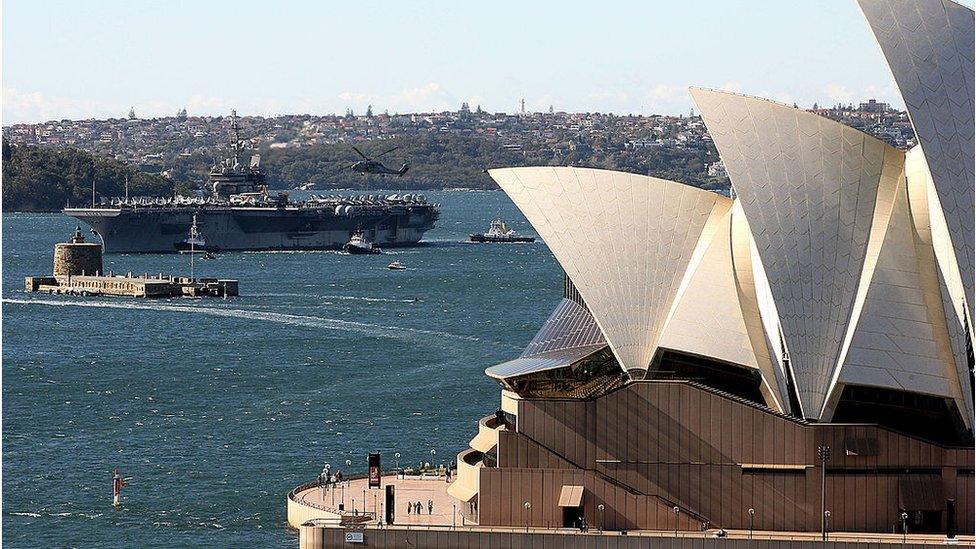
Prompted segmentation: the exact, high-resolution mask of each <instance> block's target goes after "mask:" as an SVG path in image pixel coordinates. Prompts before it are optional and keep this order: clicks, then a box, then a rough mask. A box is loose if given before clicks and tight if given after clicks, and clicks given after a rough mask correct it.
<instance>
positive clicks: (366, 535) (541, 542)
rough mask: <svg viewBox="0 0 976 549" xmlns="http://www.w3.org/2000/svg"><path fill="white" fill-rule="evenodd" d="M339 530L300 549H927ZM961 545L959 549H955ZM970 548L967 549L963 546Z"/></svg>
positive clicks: (303, 534) (312, 533)
mask: <svg viewBox="0 0 976 549" xmlns="http://www.w3.org/2000/svg"><path fill="white" fill-rule="evenodd" d="M347 531H348V532H352V531H353V530H346V529H344V528H316V527H308V526H303V527H302V528H301V529H300V531H299V538H298V539H299V547H300V548H301V549H324V548H326V547H330V548H331V547H349V548H354V547H370V548H374V549H380V548H388V547H389V548H393V547H424V548H430V549H482V548H491V549H506V548H519V549H523V548H525V549H527V548H530V547H531V548H540V549H545V548H552V549H882V548H884V547H886V546H890V547H897V548H898V549H926V547H929V548H931V547H932V546H926V545H919V544H906V545H902V544H900V543H899V544H898V545H897V546H896V545H894V544H880V543H845V542H828V543H823V542H820V541H770V540H738V539H736V540H731V539H702V538H668V537H643V536H641V537H638V536H618V535H611V536H601V535H597V534H595V533H591V534H563V533H545V534H543V533H532V534H526V533H523V532H477V531H466V530H457V531H450V530H407V529H398V528H388V529H383V530H375V529H370V530H365V531H362V530H359V532H363V543H348V542H346V541H345V533H346V532H347ZM960 546H963V545H962V544H960ZM968 547H972V545H968Z"/></svg>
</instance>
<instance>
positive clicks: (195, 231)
mask: <svg viewBox="0 0 976 549" xmlns="http://www.w3.org/2000/svg"><path fill="white" fill-rule="evenodd" d="M175 246H176V251H178V252H180V253H181V254H204V257H206V258H207V259H211V258H212V256H213V255H214V254H213V252H214V249H213V248H210V247H207V239H206V238H204V236H203V235H202V234H200V229H199V228H197V214H193V222H192V223H191V224H190V234H189V235H188V236H187V237H186V238H184V239H183V241H182V242H177V243H176V244H175ZM207 256H210V257H207Z"/></svg>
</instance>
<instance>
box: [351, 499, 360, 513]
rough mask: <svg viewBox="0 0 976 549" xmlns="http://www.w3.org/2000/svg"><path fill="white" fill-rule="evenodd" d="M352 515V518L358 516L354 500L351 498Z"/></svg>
mask: <svg viewBox="0 0 976 549" xmlns="http://www.w3.org/2000/svg"><path fill="white" fill-rule="evenodd" d="M352 514H353V516H355V515H358V514H359V513H358V512H356V498H352Z"/></svg>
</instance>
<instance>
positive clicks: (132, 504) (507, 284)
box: [2, 192, 561, 548]
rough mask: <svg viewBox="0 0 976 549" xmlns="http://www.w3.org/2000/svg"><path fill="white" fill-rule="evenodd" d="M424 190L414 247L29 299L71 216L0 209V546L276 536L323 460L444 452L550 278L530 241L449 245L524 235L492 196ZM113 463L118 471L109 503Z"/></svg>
mask: <svg viewBox="0 0 976 549" xmlns="http://www.w3.org/2000/svg"><path fill="white" fill-rule="evenodd" d="M427 194H428V196H429V197H430V198H432V199H434V200H435V201H438V202H441V203H443V205H444V207H443V214H442V217H441V220H440V221H439V222H438V227H437V228H436V229H435V230H433V231H431V232H429V233H427V237H426V239H425V240H426V241H427V242H429V244H428V245H426V246H424V247H420V248H413V249H404V250H396V251H393V252H392V253H389V254H387V255H381V256H346V255H342V254H338V253H334V252H292V253H226V254H222V255H220V256H219V257H218V258H217V259H216V260H212V261H199V262H197V273H198V274H199V275H204V276H206V275H219V276H224V277H233V278H238V279H240V281H241V292H242V294H243V295H242V297H240V298H234V299H228V300H209V299H208V300H202V299H201V300H185V299H174V300H166V301H144V300H136V299H121V298H116V299H112V298H95V299H93V298H88V299H84V298H77V297H61V296H47V295H43V296H42V295H32V294H26V293H24V292H23V277H24V276H25V275H38V274H47V273H49V272H50V270H51V257H52V247H53V245H54V243H55V242H58V241H63V240H64V239H65V238H66V237H67V236H68V235H69V233H70V232H71V230H72V229H73V228H74V225H75V222H74V220H72V219H70V218H67V217H65V216H62V215H57V214H4V216H3V265H2V266H3V342H2V344H3V365H2V371H3V378H2V385H3V542H4V544H5V545H6V546H10V547H35V546H41V545H48V546H59V547H60V546H79V547H124V546H146V545H150V546H158V547H163V546H167V547H185V546H189V545H209V546H245V547H247V546H251V547H254V546H258V547H266V546H272V547H289V548H293V547H296V546H297V537H296V535H295V534H293V533H292V532H291V531H290V530H288V528H287V525H286V523H285V499H284V498H285V494H286V493H287V492H288V490H289V489H290V488H292V487H293V486H295V485H297V484H299V483H301V482H304V481H306V480H310V479H311V478H312V477H313V476H314V475H315V474H316V473H317V472H318V471H319V470H321V467H322V464H323V463H324V462H326V461H328V462H330V463H332V464H333V467H335V466H336V465H340V466H341V465H343V464H344V462H345V460H346V459H350V460H352V462H353V466H352V469H353V470H354V471H362V470H363V469H364V468H365V456H366V453H367V452H369V451H380V452H383V454H384V459H385V460H388V462H389V461H392V454H393V452H394V451H399V452H400V453H401V454H402V458H401V462H402V463H411V462H418V461H420V460H422V459H425V458H429V455H430V454H429V452H430V450H431V449H435V450H436V451H437V459H438V460H441V459H443V460H450V459H451V458H452V457H453V455H454V454H455V453H456V452H457V451H459V450H461V449H462V448H464V447H465V446H466V444H467V441H468V439H470V437H471V436H473V435H474V432H475V430H476V428H477V424H476V422H477V419H478V418H479V417H481V416H483V415H485V414H486V413H490V412H491V411H493V410H494V409H495V408H496V407H497V406H498V389H497V387H496V386H495V385H494V384H493V383H492V382H491V381H490V380H489V379H488V378H486V377H485V376H484V374H483V370H484V368H485V367H486V366H489V365H491V364H494V363H496V362H500V361H502V360H506V359H508V358H511V357H513V356H514V355H516V354H518V352H519V351H520V350H521V348H522V347H523V346H524V345H525V343H526V342H528V340H529V339H530V338H531V336H532V334H533V333H534V331H535V329H536V328H537V327H538V326H539V324H540V323H541V322H542V321H543V320H544V318H545V317H546V315H547V314H548V312H549V310H550V309H551V307H552V305H553V304H555V302H556V301H557V300H558V298H559V294H560V291H561V282H560V278H559V271H558V267H557V266H556V264H555V262H554V260H553V259H552V257H551V255H550V254H549V252H548V250H547V248H546V247H545V245H544V244H542V243H540V242H536V243H535V244H518V245H494V246H492V245H478V244H469V243H466V242H464V241H465V239H466V235H467V234H468V233H469V232H473V231H476V230H484V229H485V228H487V224H488V221H489V220H490V219H491V218H492V217H495V216H499V215H500V216H502V217H505V218H507V219H509V220H511V221H513V222H514V225H515V227H516V228H517V229H518V230H520V231H522V232H527V233H531V229H530V228H529V227H528V225H527V224H526V222H525V220H524V218H522V216H521V215H520V214H519V213H518V211H517V210H516V208H515V207H514V206H513V205H512V203H511V202H510V201H509V200H508V199H507V198H506V197H505V195H504V194H502V193H500V192H473V193H468V192H443V193H427ZM393 259H399V260H400V261H402V262H403V263H405V264H406V265H407V266H408V270H407V271H402V272H393V271H389V270H387V269H386V268H385V266H386V264H387V263H389V262H390V261H392V260H393ZM105 267H106V269H114V270H115V271H116V272H123V271H133V272H136V273H142V272H146V271H148V272H160V271H161V272H166V273H176V272H186V271H188V265H187V263H186V258H184V257H180V256H176V255H112V256H107V257H106V265H105ZM113 467H120V468H121V469H122V472H123V474H124V475H125V476H127V477H131V480H130V481H129V487H128V488H126V489H125V491H124V494H125V502H124V506H123V508H122V509H121V510H115V509H113V508H112V506H111V492H112V487H111V471H112V468H113Z"/></svg>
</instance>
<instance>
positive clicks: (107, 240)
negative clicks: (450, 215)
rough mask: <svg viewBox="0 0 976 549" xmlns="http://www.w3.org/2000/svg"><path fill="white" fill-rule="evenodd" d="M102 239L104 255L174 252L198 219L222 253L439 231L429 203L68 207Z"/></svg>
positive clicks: (414, 237) (332, 246)
mask: <svg viewBox="0 0 976 549" xmlns="http://www.w3.org/2000/svg"><path fill="white" fill-rule="evenodd" d="M64 213H65V214H66V215H69V216H71V217H75V218H77V219H79V220H81V221H83V222H85V223H87V224H88V225H90V226H91V228H92V229H94V230H95V231H96V232H97V233H98V235H99V236H100V237H101V239H102V241H103V244H104V250H105V253H175V252H176V251H178V249H179V247H180V245H182V244H183V242H184V241H185V240H186V238H187V236H186V235H187V232H188V231H189V229H190V225H191V224H192V223H193V214H194V213H196V215H197V225H198V228H199V231H200V234H201V235H203V237H204V238H206V240H207V248H208V249H210V250H217V251H267V250H339V249H342V246H343V245H344V244H345V243H346V242H348V241H349V238H350V236H351V235H352V234H353V233H354V232H355V231H356V230H361V231H362V232H363V234H364V235H365V236H366V237H367V238H369V239H370V240H372V241H373V242H374V243H375V244H376V245H377V246H379V247H397V246H412V245H416V244H417V243H418V242H419V241H420V239H421V238H422V237H423V236H424V233H425V232H427V231H428V230H430V229H432V228H433V227H434V222H435V221H436V219H437V210H436V208H434V207H433V206H430V205H412V206H398V207H391V208H382V209H379V210H375V211H364V212H357V213H354V214H346V215H340V214H337V213H336V212H335V211H334V208H333V207H322V208H310V207H277V208H276V207H233V206H211V207H166V208H131V207H119V208H105V207H100V208H67V209H65V210H64Z"/></svg>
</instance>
